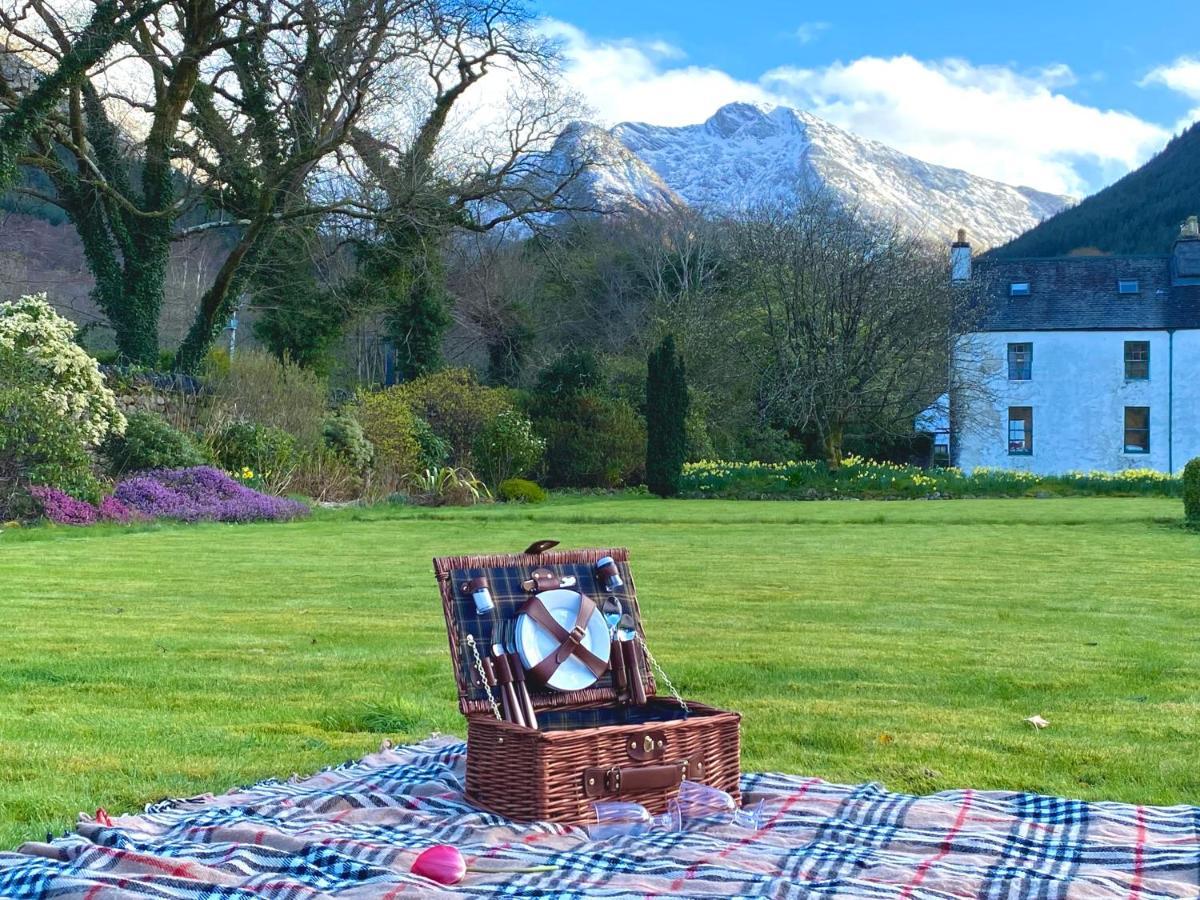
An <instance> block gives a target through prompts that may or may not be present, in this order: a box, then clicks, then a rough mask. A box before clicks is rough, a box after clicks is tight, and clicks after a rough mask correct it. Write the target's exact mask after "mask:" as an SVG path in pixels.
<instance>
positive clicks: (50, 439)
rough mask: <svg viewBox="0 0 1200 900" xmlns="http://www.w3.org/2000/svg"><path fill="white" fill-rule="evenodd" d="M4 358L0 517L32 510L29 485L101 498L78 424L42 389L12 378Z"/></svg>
mask: <svg viewBox="0 0 1200 900" xmlns="http://www.w3.org/2000/svg"><path fill="white" fill-rule="evenodd" d="M11 374H12V373H11V371H5V367H4V366H3V364H2V363H0V519H17V518H25V517H26V516H27V515H28V514H30V513H31V512H32V508H31V506H30V505H29V495H28V489H29V488H30V487H31V486H33V485H46V486H48V487H56V488H58V489H59V490H62V491H65V492H67V493H68V494H70V495H71V496H72V497H76V498H77V499H80V500H88V501H90V502H93V503H94V502H96V501H97V500H99V499H100V493H101V488H100V483H99V481H97V480H96V477H95V476H94V475H93V473H92V459H91V457H90V456H89V455H88V452H87V449H86V438H85V434H84V431H83V429H82V428H81V427H80V425H79V423H78V422H76V421H75V420H73V419H70V418H67V417H65V416H63V415H61V414H60V413H59V411H58V408H57V407H56V406H55V405H54V404H53V403H52V402H51V401H49V400H47V399H46V398H45V397H44V396H43V395H42V391H41V388H40V387H38V386H35V385H31V384H29V383H17V382H15V381H13V380H11Z"/></svg>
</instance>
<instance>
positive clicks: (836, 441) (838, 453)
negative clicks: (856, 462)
mask: <svg viewBox="0 0 1200 900" xmlns="http://www.w3.org/2000/svg"><path fill="white" fill-rule="evenodd" d="M842 437H843V434H842V426H840V425H838V426H836V427H834V428H830V429H829V430H828V431H826V432H825V435H824V440H823V443H824V445H825V461H826V462H827V463H828V464H829V468H830V470H831V471H834V472H836V471H837V470H838V469H840V468H841V467H842Z"/></svg>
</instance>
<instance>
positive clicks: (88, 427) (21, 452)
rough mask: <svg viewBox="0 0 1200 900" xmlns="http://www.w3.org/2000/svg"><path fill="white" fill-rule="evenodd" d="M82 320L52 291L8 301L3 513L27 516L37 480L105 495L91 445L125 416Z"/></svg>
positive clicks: (2, 382)
mask: <svg viewBox="0 0 1200 900" xmlns="http://www.w3.org/2000/svg"><path fill="white" fill-rule="evenodd" d="M74 332H75V326H74V325H73V324H72V323H71V322H70V321H68V320H67V319H64V318H63V317H62V316H60V315H58V313H56V312H55V311H54V309H53V308H52V307H51V306H50V304H49V303H48V302H47V300H46V297H45V295H38V296H35V297H22V298H21V299H19V300H15V301H13V302H11V303H0V515H2V516H4V517H5V518H9V517H16V516H21V515H24V514H25V513H26V512H27V511H28V510H27V508H26V504H27V500H28V489H29V487H30V486H32V485H46V486H49V487H56V488H58V489H60V490H62V491H65V492H67V493H68V494H70V495H71V496H73V497H76V498H78V499H81V500H90V501H95V500H97V499H99V495H100V484H99V482H98V481H97V479H96V477H95V475H94V474H93V472H92V460H91V456H90V454H89V452H88V451H89V450H90V449H91V448H92V447H95V446H96V445H97V444H99V443H101V442H102V441H104V440H105V439H106V438H107V437H108V436H109V435H110V434H120V433H121V432H122V431H123V430H124V429H125V417H124V416H122V415H121V412H120V410H118V409H117V404H116V398H115V397H114V396H113V393H112V391H111V390H109V388H108V386H107V385H106V384H105V382H104V376H103V375H102V374H101V373H100V370H99V368H98V366H97V364H96V361H95V360H94V359H92V357H90V356H88V355H87V353H86V352H84V350H83V348H81V347H79V346H78V345H77V344H76V343H75V342H74V340H73V336H74Z"/></svg>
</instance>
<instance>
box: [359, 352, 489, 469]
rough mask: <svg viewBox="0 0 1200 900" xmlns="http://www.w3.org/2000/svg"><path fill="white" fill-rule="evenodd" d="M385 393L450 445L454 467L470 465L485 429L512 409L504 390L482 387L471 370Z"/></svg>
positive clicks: (455, 371)
mask: <svg viewBox="0 0 1200 900" xmlns="http://www.w3.org/2000/svg"><path fill="white" fill-rule="evenodd" d="M384 393H394V394H395V395H396V396H397V397H398V398H400V399H401V400H403V401H404V403H406V404H407V405H408V408H409V409H410V410H411V411H412V412H413V414H414V415H417V416H419V417H421V418H422V419H424V420H425V421H426V422H428V423H429V427H430V428H432V429H433V431H434V433H435V434H436V435H437V436H438V437H440V438H442V439H443V440H444V441H446V442H447V443H449V445H450V456H451V461H452V462H453V463H454V464H455V465H467V464H470V463H471V462H472V459H471V453H472V451H473V450H474V448H475V441H476V440H478V438H479V435H480V434H481V433H482V432H483V430H484V428H486V427H487V425H488V423H489V422H491V421H492V420H493V419H494V418H496V416H498V415H500V413H502V412H504V411H505V410H509V409H512V404H511V403H510V402H509V400H508V396H507V394H506V393H505V392H504V391H502V390H499V389H497V388H490V387H486V386H484V385H482V384H480V383H479V381H478V380H477V379H476V378H475V375H474V373H472V372H471V371H470V370H469V369H443V370H441V371H440V372H434V373H432V374H430V375H425V376H423V377H421V378H417V379H414V380H413V381H409V382H406V383H404V384H399V385H396V386H395V387H393V388H388V390H387V391H385V392H384ZM372 440H374V438H372Z"/></svg>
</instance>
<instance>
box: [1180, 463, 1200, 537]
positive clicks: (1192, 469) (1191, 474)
mask: <svg viewBox="0 0 1200 900" xmlns="http://www.w3.org/2000/svg"><path fill="white" fill-rule="evenodd" d="M1183 514H1184V516H1185V517H1186V518H1187V520H1188V522H1190V523H1192V524H1193V525H1200V456H1198V457H1196V458H1195V459H1193V460H1191V461H1189V462H1188V464H1187V465H1186V466H1184V467H1183Z"/></svg>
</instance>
